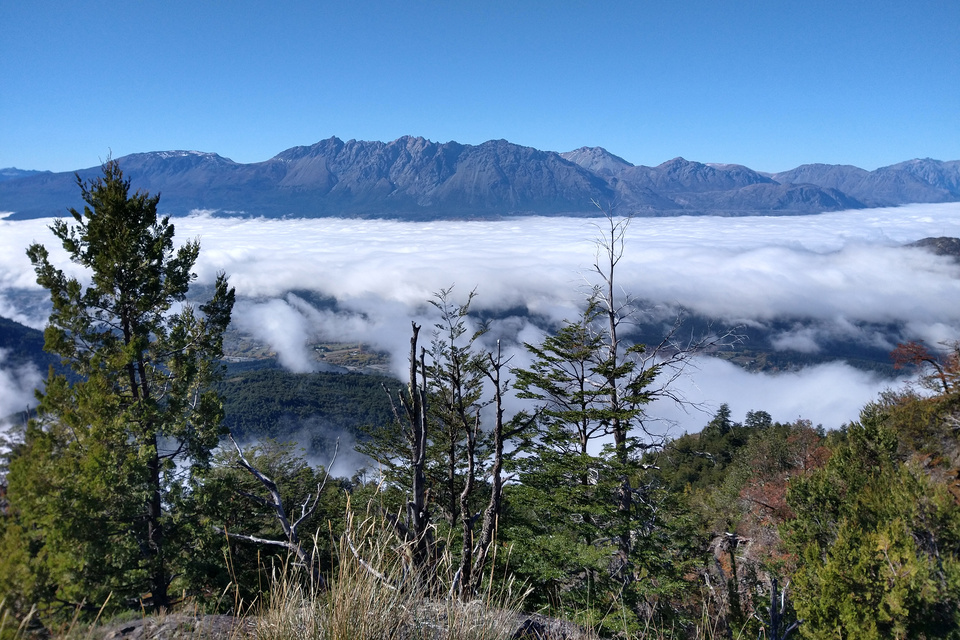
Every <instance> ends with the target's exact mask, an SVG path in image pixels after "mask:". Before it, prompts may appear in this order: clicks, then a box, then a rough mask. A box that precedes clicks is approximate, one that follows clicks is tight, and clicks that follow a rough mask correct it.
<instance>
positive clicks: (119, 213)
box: [8, 160, 234, 609]
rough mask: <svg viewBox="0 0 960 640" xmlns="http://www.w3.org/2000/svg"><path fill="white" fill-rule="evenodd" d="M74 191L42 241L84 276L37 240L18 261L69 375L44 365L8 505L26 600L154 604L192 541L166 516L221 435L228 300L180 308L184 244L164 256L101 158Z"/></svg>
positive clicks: (122, 183)
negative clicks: (27, 269)
mask: <svg viewBox="0 0 960 640" xmlns="http://www.w3.org/2000/svg"><path fill="white" fill-rule="evenodd" d="M77 183H78V185H79V187H80V189H81V193H82V196H83V200H84V201H85V202H86V206H85V207H84V209H83V211H82V212H79V211H77V210H75V209H71V210H70V213H71V215H72V217H73V223H68V219H60V220H57V221H55V222H54V223H53V225H52V226H51V230H52V231H53V233H54V235H55V236H56V237H57V238H58V239H59V240H60V241H61V242H62V244H63V248H64V249H65V250H66V253H67V255H68V256H69V257H70V260H71V261H72V262H73V263H75V264H76V265H78V266H79V267H81V268H82V270H83V271H84V272H85V276H81V277H77V276H73V275H68V274H67V273H65V272H64V271H63V270H61V269H59V268H57V267H55V266H54V265H53V264H52V263H51V261H50V255H49V253H48V251H47V249H46V248H45V247H44V246H43V245H41V244H38V243H35V244H33V245H31V246H30V247H29V249H28V250H27V255H28V256H29V258H30V260H31V262H32V263H33V266H34V268H35V270H36V273H37V282H38V283H39V284H40V285H41V286H42V287H44V288H45V289H47V290H48V291H49V292H50V298H51V301H52V303H53V311H52V313H51V315H50V320H49V325H48V327H47V329H46V331H45V341H46V349H47V350H48V351H49V352H51V353H53V354H56V355H58V356H60V358H61V359H62V362H63V364H64V365H65V367H66V369H67V370H69V374H67V375H61V374H57V373H55V372H53V371H52V370H51V373H50V376H49V378H48V380H47V382H46V387H45V390H44V391H43V392H42V393H38V397H39V400H40V406H39V408H38V415H39V417H38V418H37V419H36V420H33V421H31V422H30V424H29V425H28V427H27V430H26V433H25V435H24V441H23V443H22V445H21V446H20V447H19V448H18V450H17V451H16V452H15V453H14V456H13V459H12V460H11V464H10V471H9V476H8V482H9V498H10V504H11V506H12V510H13V513H14V517H15V519H16V522H17V527H15V529H16V530H17V531H18V532H19V533H20V534H21V535H23V536H24V537H25V538H26V539H27V540H26V542H28V543H29V544H28V545H27V546H28V548H29V549H30V554H29V556H30V557H29V560H28V562H29V565H30V567H29V573H30V575H31V576H32V579H31V584H32V589H33V593H32V595H31V597H33V598H35V599H37V600H39V601H41V602H47V603H61V604H63V605H66V606H69V607H72V606H74V605H77V604H80V603H82V602H86V603H87V605H88V606H90V605H93V606H99V604H101V603H102V602H103V600H105V599H106V598H107V596H108V595H110V597H111V601H112V603H113V605H115V606H116V605H120V606H137V607H140V606H147V607H150V608H154V609H158V608H161V607H167V606H169V605H170V604H171V582H172V581H173V579H174V575H175V574H176V573H177V571H178V566H179V563H181V562H182V561H183V557H185V556H186V555H188V554H186V553H185V552H186V551H187V550H188V549H189V546H190V544H192V538H191V535H192V534H191V531H190V529H191V527H192V526H195V523H194V522H192V521H191V519H190V518H189V517H187V516H186V514H185V512H184V511H183V510H182V509H180V506H181V505H182V504H183V503H184V502H185V501H187V500H188V499H189V498H190V496H191V493H192V489H191V482H192V480H193V479H194V477H195V475H194V472H195V471H197V470H198V469H202V468H203V467H204V466H205V465H206V464H207V462H208V460H209V457H210V453H211V451H212V449H213V448H214V447H216V445H217V443H218V440H219V437H220V435H221V426H220V422H221V418H222V413H223V411H222V405H221V401H220V399H219V397H218V396H217V395H216V394H215V393H213V392H212V391H210V390H209V389H210V383H211V382H212V381H213V380H214V378H215V376H216V373H217V369H218V366H219V365H218V360H219V358H220V357H221V355H222V336H223V332H224V330H225V329H226V327H227V325H228V323H229V321H230V314H231V310H232V307H233V301H234V291H233V289H231V288H229V287H228V286H227V281H226V277H225V276H224V275H222V274H221V275H220V276H218V278H217V281H216V284H215V286H214V289H213V295H212V298H211V299H210V301H209V302H207V303H206V304H204V305H201V306H200V308H199V311H200V313H198V312H197V311H195V310H194V308H193V307H192V306H191V305H190V304H188V303H187V302H186V296H187V292H188V289H189V286H190V283H191V281H193V280H194V279H195V277H196V276H195V274H193V273H192V269H193V266H194V263H195V261H196V259H197V256H198V253H199V250H200V246H199V242H198V241H196V240H192V241H188V242H186V243H184V244H183V245H182V246H180V247H179V248H177V249H175V248H174V226H173V224H171V222H170V220H169V218H167V217H162V218H161V217H159V216H158V213H157V204H158V202H159V196H150V195H149V194H147V193H144V192H140V191H137V192H135V193H131V190H130V181H129V180H128V179H126V178H124V176H123V173H122V172H121V170H120V167H119V165H118V163H117V162H116V161H114V160H108V161H107V162H106V163H105V164H104V165H103V176H102V177H98V178H96V179H94V180H92V181H90V182H88V183H84V182H83V181H81V180H80V178H79V177H78V178H77ZM86 277H88V278H89V284H86V285H85V284H83V283H82V282H81V279H86ZM193 489H195V487H193ZM181 554H182V555H181Z"/></svg>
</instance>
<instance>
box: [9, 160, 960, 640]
mask: <svg viewBox="0 0 960 640" xmlns="http://www.w3.org/2000/svg"><path fill="white" fill-rule="evenodd" d="M78 186H79V188H80V189H81V191H82V194H83V196H84V201H85V202H86V204H87V206H86V207H85V208H84V210H83V211H72V214H73V219H72V221H70V222H68V221H63V220H61V221H58V222H55V223H54V225H53V227H52V229H53V231H54V234H55V235H56V236H57V237H58V238H59V239H60V241H61V242H62V243H63V246H64V248H65V249H66V250H67V253H68V255H69V256H70V257H71V259H72V260H73V261H74V262H76V263H77V264H80V265H82V266H85V267H87V268H88V269H89V270H90V272H91V273H92V279H91V282H90V284H89V285H87V286H84V285H81V283H80V282H78V281H77V280H75V279H73V278H70V277H68V276H66V275H65V274H64V272H63V271H61V270H60V268H59V267H58V266H56V265H53V264H52V263H51V262H50V260H49V254H48V253H47V250H46V248H45V247H43V246H41V245H37V244H35V245H32V246H31V247H29V248H26V250H27V252H28V255H29V257H30V259H31V261H32V263H33V265H34V268H35V270H36V272H37V278H38V282H39V283H40V284H41V285H42V286H43V287H44V288H45V289H46V290H47V291H49V293H50V297H51V302H52V308H53V311H52V314H51V317H50V323H49V326H48V328H47V329H46V331H45V335H44V343H45V345H44V346H45V349H46V352H47V353H48V354H49V355H48V356H46V357H48V358H52V359H54V360H56V361H58V362H62V366H61V367H58V368H51V370H50V374H49V378H48V380H47V382H46V386H45V389H44V391H43V392H42V393H41V394H40V395H39V402H40V403H39V406H38V408H37V410H36V413H35V415H33V416H32V417H31V418H30V419H29V421H27V422H26V423H25V424H24V425H22V427H21V428H20V429H19V430H18V431H16V432H15V433H14V435H13V442H12V446H11V447H10V449H9V451H6V452H5V453H4V454H3V456H2V460H0V464H2V466H0V474H2V476H0V477H2V488H3V497H2V502H0V559H2V560H0V601H2V603H3V604H2V607H3V608H4V609H5V611H6V612H7V614H8V615H10V616H12V617H13V618H14V619H16V620H24V619H26V618H28V617H29V618H31V619H32V620H33V621H34V625H35V626H34V627H31V628H42V629H47V630H52V629H57V628H60V627H59V626H58V625H62V624H64V623H66V622H69V621H70V620H73V619H75V618H77V617H79V618H80V619H83V620H93V619H96V618H98V616H99V617H102V618H104V619H109V618H110V617H112V616H116V615H124V614H125V612H131V611H133V612H161V611H169V610H177V609H185V608H189V609H190V610H194V611H195V610H198V609H199V610H202V611H210V612H220V613H241V612H242V611H246V610H245V609H243V606H242V604H241V603H247V605H249V604H250V603H257V602H271V601H275V600H276V599H277V598H280V597H282V594H280V593H277V592H275V591H273V590H272V589H273V585H275V583H274V582H271V580H270V579H269V576H270V575H271V574H272V573H273V572H275V571H276V570H277V567H287V570H288V571H289V575H290V578H289V579H290V580H293V581H295V582H298V583H299V584H302V585H304V588H305V589H307V591H305V593H310V594H314V595H312V596H310V597H316V598H322V597H323V595H322V594H324V593H328V592H329V591H330V590H331V589H333V588H334V587H335V586H336V584H337V582H338V580H343V579H344V577H343V576H344V575H345V574H344V572H343V571H342V570H341V569H342V567H343V566H345V564H347V563H348V562H353V561H354V560H357V561H358V562H360V561H362V562H360V564H359V566H361V567H363V568H364V569H365V570H366V571H368V573H369V575H371V576H373V577H374V578H375V579H376V580H378V581H382V582H384V583H385V584H386V585H387V586H388V587H389V589H391V590H393V591H394V592H400V591H404V592H408V593H415V594H417V597H422V598H424V599H428V600H445V599H446V600H456V601H464V602H469V601H472V600H474V599H478V598H479V599H483V598H484V597H485V595H484V594H488V593H490V592H492V591H494V590H496V589H502V588H506V587H508V586H509V585H515V584H516V585H524V587H525V588H526V589H527V593H526V596H525V598H524V600H523V603H522V607H523V608H524V609H526V610H528V611H537V612H541V613H546V614H549V615H551V616H555V617H559V618H564V619H567V620H571V621H574V622H576V623H578V624H580V625H583V626H584V627H586V628H589V629H592V630H594V631H595V632H596V633H597V634H599V635H600V636H602V637H621V638H639V637H657V638H666V637H675V638H720V637H723V638H748V637H749V638H753V637H766V638H779V639H784V638H786V637H787V636H790V635H791V634H794V635H795V636H797V637H804V638H816V639H820V638H823V639H827V638H862V639H868V638H869V639H873V638H877V639H879V638H960V347H958V346H957V345H956V344H952V345H944V349H939V350H937V349H933V348H930V347H928V346H926V345H922V344H919V343H909V344H903V345H900V346H899V347H898V348H897V349H896V350H895V351H894V353H893V354H891V359H890V364H889V367H891V368H898V369H909V370H911V371H916V372H917V373H918V374H919V380H920V383H919V386H918V387H916V388H904V389H898V390H891V391H889V392H886V393H884V394H883V395H882V396H880V397H878V398H877V399H876V400H875V401H873V402H871V403H870V404H868V405H867V406H865V407H863V409H862V412H861V415H860V418H859V420H857V421H855V422H852V423H849V424H845V425H813V424H811V423H810V422H809V421H806V420H802V419H801V420H797V421H795V422H791V423H780V422H775V421H773V420H772V418H771V416H770V415H769V414H767V413H766V412H764V411H762V410H760V409H758V410H756V411H752V412H749V413H747V414H746V415H745V416H742V417H741V416H734V415H732V414H731V412H730V410H729V408H728V407H727V406H726V405H723V406H721V407H720V409H719V410H718V411H717V412H716V413H715V414H714V415H713V416H712V417H705V418H704V425H703V429H702V430H701V431H700V432H699V433H695V434H683V435H680V436H679V437H674V438H670V437H665V436H662V435H659V432H658V431H657V430H656V429H655V428H654V427H653V422H652V420H653V417H652V416H649V415H648V414H647V408H648V406H649V403H650V402H651V401H652V400H654V399H655V398H659V397H670V394H671V388H670V384H669V383H670V380H671V379H672V376H673V373H674V372H675V371H677V370H679V369H680V368H682V367H683V366H684V365H685V364H686V363H687V362H689V359H690V358H694V357H696V356H697V354H699V353H702V352H704V351H705V350H709V349H716V348H718V346H722V342H723V340H724V339H727V338H731V337H732V336H730V335H727V336H722V337H720V338H718V337H717V335H716V333H715V332H714V333H712V334H711V335H710V337H709V338H704V339H703V340H699V341H698V340H697V339H694V340H689V341H686V342H683V343H680V342H678V341H676V340H673V339H670V337H669V336H668V337H667V338H666V339H660V340H657V341H654V340H650V339H649V338H646V337H645V338H644V340H643V341H635V340H634V339H632V338H631V337H630V336H629V334H628V332H627V327H628V322H627V319H628V318H629V314H630V313H631V312H632V308H631V304H630V300H629V299H628V298H626V297H625V296H624V295H623V294H622V293H621V292H620V291H619V289H618V288H617V286H616V285H615V274H616V269H617V263H618V261H619V259H620V257H621V256H622V251H623V246H624V245H623V239H624V237H625V234H626V233H627V232H628V227H629V220H625V219H615V218H610V219H608V221H607V222H608V225H607V226H606V227H604V228H603V232H602V235H601V236H600V237H599V238H598V240H597V247H598V256H599V257H600V259H598V260H597V263H596V267H595V272H594V274H593V275H594V276H595V286H594V288H593V290H592V291H591V292H589V293H588V294H587V295H586V296H585V299H584V301H583V305H582V309H581V312H580V314H579V315H578V316H577V317H575V318H573V319H571V320H568V321H566V322H564V323H563V324H562V325H560V326H559V327H557V328H556V329H555V330H554V331H553V332H552V333H551V334H549V335H548V336H547V337H546V338H545V339H544V340H543V342H542V343H540V344H528V345H525V348H526V349H527V351H528V352H529V355H530V360H529V362H530V364H529V365H528V366H527V367H526V368H518V367H514V366H511V362H510V361H509V359H508V358H506V357H504V355H503V354H502V353H501V352H500V351H499V350H498V349H497V348H494V349H493V350H490V349H486V348H484V347H483V346H481V345H482V344H486V343H485V342H483V341H481V337H482V335H483V331H484V330H483V328H482V326H483V325H482V324H481V325H480V326H481V329H480V330H479V331H473V330H471V329H469V328H468V327H470V326H472V324H471V323H470V322H468V320H469V319H470V318H471V317H472V311H471V302H472V298H473V294H466V295H461V294H460V292H459V291H456V292H455V291H453V290H452V289H450V290H441V291H439V292H437V294H436V295H435V296H434V298H433V299H431V300H429V301H427V302H429V303H430V304H431V305H432V307H433V311H434V312H435V314H434V318H435V321H434V325H433V326H431V327H422V326H419V325H417V324H415V323H411V326H410V329H411V339H410V352H409V372H408V376H407V377H406V379H404V380H399V381H398V380H394V379H391V378H387V377H379V376H375V375H368V374H357V373H343V374H336V373H317V374H291V373H287V372H283V371H281V370H278V369H273V368H263V369H256V368H250V367H240V366H233V367H231V366H225V365H224V364H223V362H222V358H223V335H224V332H225V331H226V329H227V326H228V324H229V321H230V315H231V312H232V307H233V301H234V292H233V290H232V288H230V286H229V283H228V279H227V276H226V274H221V276H220V277H219V278H218V280H217V283H216V285H215V286H213V287H210V288H208V289H207V290H205V293H206V294H207V295H208V296H209V299H208V300H207V301H205V302H203V303H202V304H198V305H197V306H196V307H194V306H193V305H191V304H186V303H185V302H184V301H185V300H187V294H188V290H189V287H190V283H191V282H192V281H193V279H194V276H193V275H192V272H191V270H192V268H193V265H194V263H195V261H196V258H197V256H198V254H199V251H200V250H201V248H200V246H199V244H198V243H196V242H188V243H187V244H185V245H183V246H181V247H179V248H175V247H174V244H173V224H172V223H171V222H170V220H169V219H167V218H162V217H160V216H158V214H157V202H158V198H157V197H156V196H153V197H151V196H150V195H149V194H145V193H142V192H139V191H137V192H134V191H132V188H131V185H130V183H129V181H128V180H127V179H125V178H124V177H123V174H122V172H121V171H120V168H119V166H118V165H117V164H116V163H115V162H112V161H111V162H108V163H107V164H106V165H104V175H103V176H102V177H101V178H98V179H96V180H93V181H91V182H87V183H84V182H79V185H78ZM397 322H398V323H401V324H403V323H406V322H409V320H407V319H403V318H398V319H397ZM694 333H695V332H694ZM428 334H429V336H430V337H429V338H427V337H425V336H427V335H428ZM683 334H684V335H690V332H688V331H685V332H683ZM678 335H679V332H678ZM22 340H23V342H24V347H23V351H24V352H27V353H31V352H35V351H36V350H37V348H38V346H39V345H38V344H36V342H35V341H31V338H30V337H29V336H28V335H26V334H25V335H24V337H23V338H22ZM648 345H650V346H648ZM652 345H657V346H652ZM514 394H515V395H517V396H519V397H520V398H523V399H525V400H526V401H527V405H526V406H527V408H526V409H524V410H522V411H519V412H517V413H511V412H509V411H508V410H507V409H506V406H507V404H508V403H506V402H505V399H506V398H507V397H508V395H514ZM304 429H306V432H307V433H308V434H309V438H307V440H308V441H304V440H303V438H300V439H299V440H298V442H297V443H289V442H283V440H284V439H288V438H289V436H290V434H291V433H297V432H300V431H302V430H304ZM338 434H345V435H349V436H350V437H351V438H354V439H356V441H357V449H358V450H359V451H360V452H362V453H364V454H366V455H367V456H368V457H369V459H370V460H372V461H373V462H371V463H370V465H369V466H368V468H367V469H366V470H365V471H364V472H363V473H357V474H353V475H352V477H332V476H331V475H330V474H329V473H328V472H327V470H326V469H325V468H324V467H323V466H322V465H318V464H316V463H315V462H314V461H313V460H314V459H313V455H315V454H317V453H320V452H322V453H323V456H321V460H322V461H323V463H324V464H329V460H330V459H331V458H332V456H333V455H334V454H335V453H336V452H337V446H338V445H337V443H336V439H337V435H338ZM253 442H255V444H249V445H244V443H253ZM237 443H239V444H237ZM301 446H303V447H306V448H307V449H308V450H307V451H305V450H303V449H301V448H300V447H301ZM308 453H309V454H310V456H309V459H310V461H308V455H307V454H308ZM343 453H345V452H343ZM378 545H379V546H378ZM372 549H378V550H379V552H378V553H373V552H372V551H371V550H372ZM385 558H390V559H391V562H393V563H394V564H393V565H392V566H394V567H400V568H401V569H400V570H390V569H389V567H387V566H386V564H385V563H386V560H385ZM774 584H777V585H779V588H780V593H781V594H782V598H775V599H773V601H771V600H772V598H771V594H772V589H773V588H774V586H773V585H774ZM225 593H229V594H230V597H229V598H224V596H223V594H225ZM341 606H349V605H341ZM771 609H772V610H773V613H774V614H776V615H771ZM37 625H39V626H37ZM2 632H3V631H2V629H0V633H2ZM791 637H793V636H791Z"/></svg>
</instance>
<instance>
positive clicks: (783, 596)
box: [767, 578, 803, 640]
mask: <svg viewBox="0 0 960 640" xmlns="http://www.w3.org/2000/svg"><path fill="white" fill-rule="evenodd" d="M778 598H779V599H780V602H779V603H778V602H777V599H778ZM778 605H779V606H778ZM786 611H787V587H784V589H783V592H782V593H778V592H777V579H776V578H771V580H770V627H769V628H768V629H767V638H769V640H787V638H789V637H790V634H791V633H793V632H794V631H796V630H797V628H799V627H800V625H801V624H802V623H803V620H794V621H793V622H791V623H790V624H789V625H787V626H786V628H783V626H784V620H783V616H784V614H785V613H786Z"/></svg>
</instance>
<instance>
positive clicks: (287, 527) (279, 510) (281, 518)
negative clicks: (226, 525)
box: [216, 435, 340, 590]
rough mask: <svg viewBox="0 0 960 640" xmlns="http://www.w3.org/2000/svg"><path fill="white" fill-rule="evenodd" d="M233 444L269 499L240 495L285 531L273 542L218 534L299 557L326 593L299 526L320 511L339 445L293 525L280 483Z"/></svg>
mask: <svg viewBox="0 0 960 640" xmlns="http://www.w3.org/2000/svg"><path fill="white" fill-rule="evenodd" d="M230 442H232V443H233V446H234V447H235V448H236V450H237V456H238V460H237V464H238V465H239V466H241V467H242V468H244V469H246V470H247V471H248V472H249V473H250V475H252V476H253V477H254V478H256V479H257V481H258V482H259V483H260V484H261V485H263V488H264V489H266V490H267V494H268V497H267V498H263V497H261V496H258V495H255V494H252V493H248V492H246V491H239V493H240V495H242V496H244V497H246V498H249V499H250V500H252V501H254V502H256V503H257V504H259V505H261V506H262V507H264V508H266V509H270V510H272V511H273V512H274V515H275V516H276V518H277V521H278V522H279V523H280V527H281V529H282V530H283V535H284V539H282V540H274V539H272V538H262V537H260V536H251V535H247V534H243V533H235V532H232V531H225V530H223V529H220V528H219V527H216V529H217V531H219V532H221V533H224V534H225V535H226V536H227V537H229V538H233V539H236V540H243V541H246V542H253V543H256V544H267V545H272V546H277V547H282V548H285V549H287V550H288V551H289V552H290V553H292V554H293V555H294V556H295V557H296V559H297V565H298V566H302V567H304V568H306V569H308V570H309V571H310V577H311V579H312V583H313V585H314V586H315V587H316V588H317V589H321V590H323V589H326V586H327V585H326V581H325V580H324V578H323V575H322V574H321V573H320V567H319V565H318V563H317V562H316V561H315V559H314V558H313V555H312V554H311V553H308V552H307V551H306V550H305V549H304V548H303V544H302V543H301V541H300V533H299V529H300V525H302V524H303V523H304V522H305V521H306V520H307V519H308V518H310V517H311V516H312V515H313V514H314V513H315V512H316V510H317V505H319V503H320V495H321V494H322V493H323V489H324V487H325V486H326V484H327V480H328V479H329V478H330V467H332V466H333V464H334V462H336V459H337V454H338V453H339V450H340V441H339V440H338V441H337V445H336V448H335V449H334V452H333V456H332V458H331V460H330V464H329V465H328V466H327V468H326V469H325V470H324V476H323V481H322V482H320V483H319V484H317V493H316V494H315V495H312V496H311V495H308V496H307V497H306V498H305V499H304V501H303V503H301V505H300V516H299V517H298V518H297V519H296V520H293V521H292V522H291V520H290V517H289V516H288V515H287V511H286V509H285V508H284V506H283V500H282V498H281V496H280V488H279V487H278V486H277V483H276V482H274V481H273V480H272V479H271V478H270V477H269V476H267V475H266V474H265V473H263V472H262V471H261V470H260V469H258V468H256V467H255V466H254V465H253V464H251V463H250V461H249V460H247V457H246V455H244V453H243V449H241V448H240V445H239V444H237V441H236V440H234V439H233V435H230Z"/></svg>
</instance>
